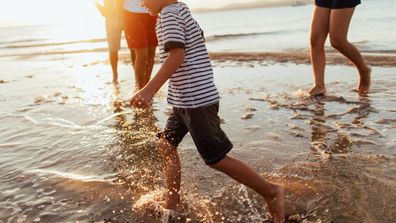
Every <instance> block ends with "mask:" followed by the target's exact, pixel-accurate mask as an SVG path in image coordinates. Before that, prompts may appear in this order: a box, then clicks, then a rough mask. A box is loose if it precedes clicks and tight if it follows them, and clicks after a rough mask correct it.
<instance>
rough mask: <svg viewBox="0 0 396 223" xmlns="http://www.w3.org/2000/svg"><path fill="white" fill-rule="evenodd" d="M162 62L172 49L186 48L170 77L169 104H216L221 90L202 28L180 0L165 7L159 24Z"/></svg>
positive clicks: (197, 105)
mask: <svg viewBox="0 0 396 223" xmlns="http://www.w3.org/2000/svg"><path fill="white" fill-rule="evenodd" d="M156 32H157V38H158V45H159V48H160V49H159V50H160V62H161V63H163V62H164V61H165V59H166V58H167V57H168V55H169V50H170V49H172V48H184V49H185V59H184V62H183V64H182V65H181V66H180V67H179V68H178V69H177V70H176V72H175V73H174V74H173V75H172V76H171V77H170V79H169V87H168V97H167V98H168V103H169V104H170V105H171V106H173V107H178V108H198V107H204V106H209V105H212V104H215V103H217V102H218V101H219V99H220V98H219V93H218V91H217V88H216V86H215V84H214V80H213V69H212V65H211V63H210V59H209V54H208V51H207V49H206V46H205V39H204V36H203V31H202V29H201V28H200V27H199V25H198V23H197V22H196V21H195V19H194V18H193V17H192V16H191V13H190V10H189V9H188V7H187V5H186V4H184V3H181V2H178V3H175V4H171V5H168V6H166V7H164V8H163V9H162V11H161V13H160V15H159V17H158V21H157V26H156Z"/></svg>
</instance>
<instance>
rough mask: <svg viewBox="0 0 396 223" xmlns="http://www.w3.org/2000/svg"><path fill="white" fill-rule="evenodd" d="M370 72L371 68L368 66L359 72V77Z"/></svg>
mask: <svg viewBox="0 0 396 223" xmlns="http://www.w3.org/2000/svg"><path fill="white" fill-rule="evenodd" d="M370 71H371V67H370V66H366V67H365V68H364V69H362V70H360V71H359V74H360V76H363V77H364V76H366V75H368V74H369V73H370Z"/></svg>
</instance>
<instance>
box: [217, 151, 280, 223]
mask: <svg viewBox="0 0 396 223" xmlns="http://www.w3.org/2000/svg"><path fill="white" fill-rule="evenodd" d="M211 167H212V168H214V169H216V170H219V171H221V172H223V173H225V174H227V175H228V176H230V177H232V178H233V179H235V180H236V181H238V182H240V183H242V184H244V185H246V186H248V187H250V188H252V189H253V190H255V191H256V192H257V193H259V194H260V195H261V196H263V197H264V198H265V200H266V201H267V204H268V209H269V211H270V213H271V216H272V218H273V220H274V222H275V223H283V222H284V221H285V195H284V190H283V188H282V187H281V186H279V185H276V184H272V183H270V182H268V181H266V180H265V179H264V178H262V177H261V176H260V175H258V174H257V173H256V172H255V171H254V170H252V169H251V168H250V167H249V166H247V165H246V164H245V163H243V162H242V161H240V160H237V159H235V158H232V157H230V156H226V157H225V158H224V159H222V160H221V161H219V162H218V163H216V164H214V165H211Z"/></svg>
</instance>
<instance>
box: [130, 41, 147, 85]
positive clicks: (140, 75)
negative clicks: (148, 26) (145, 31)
mask: <svg viewBox="0 0 396 223" xmlns="http://www.w3.org/2000/svg"><path fill="white" fill-rule="evenodd" d="M134 52H135V56H136V58H135V63H134V64H133V68H134V71H135V81H136V83H135V85H136V87H137V89H139V90H140V89H142V88H143V87H144V86H145V85H146V83H145V80H146V72H147V66H148V50H147V48H138V49H134Z"/></svg>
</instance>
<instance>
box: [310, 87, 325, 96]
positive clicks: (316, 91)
mask: <svg viewBox="0 0 396 223" xmlns="http://www.w3.org/2000/svg"><path fill="white" fill-rule="evenodd" d="M325 94H326V88H325V87H324V86H323V87H321V86H317V85H315V86H314V87H313V88H312V89H311V90H310V91H309V95H311V96H312V97H316V96H324V95H325Z"/></svg>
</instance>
